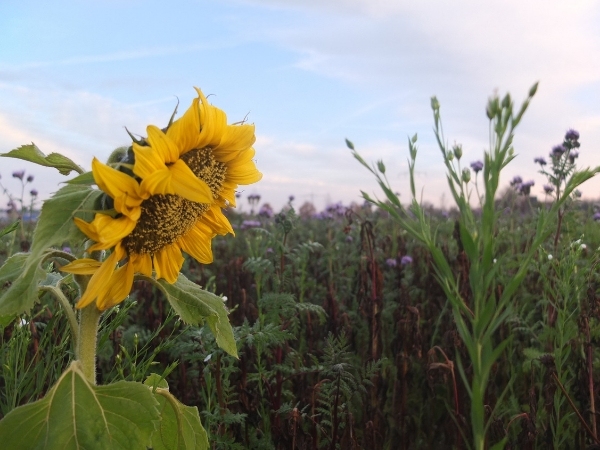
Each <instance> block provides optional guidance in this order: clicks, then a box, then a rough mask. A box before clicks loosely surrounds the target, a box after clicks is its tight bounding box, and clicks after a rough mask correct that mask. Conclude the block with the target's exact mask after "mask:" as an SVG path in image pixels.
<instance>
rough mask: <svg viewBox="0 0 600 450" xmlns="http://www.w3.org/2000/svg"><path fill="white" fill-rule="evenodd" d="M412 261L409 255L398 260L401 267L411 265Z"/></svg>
mask: <svg viewBox="0 0 600 450" xmlns="http://www.w3.org/2000/svg"><path fill="white" fill-rule="evenodd" d="M412 262H413V259H412V257H410V256H409V255H404V256H403V257H402V258H401V259H400V265H401V266H407V265H409V264H412Z"/></svg>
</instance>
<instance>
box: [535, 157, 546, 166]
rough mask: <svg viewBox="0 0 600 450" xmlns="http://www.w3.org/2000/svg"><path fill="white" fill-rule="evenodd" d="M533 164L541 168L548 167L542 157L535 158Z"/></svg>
mask: <svg viewBox="0 0 600 450" xmlns="http://www.w3.org/2000/svg"><path fill="white" fill-rule="evenodd" d="M533 162H534V163H536V164H539V165H540V166H545V165H546V160H545V159H544V158H542V157H538V158H535V159H534V160H533Z"/></svg>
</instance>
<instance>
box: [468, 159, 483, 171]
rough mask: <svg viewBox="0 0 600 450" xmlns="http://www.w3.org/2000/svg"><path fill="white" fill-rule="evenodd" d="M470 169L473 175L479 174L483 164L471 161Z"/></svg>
mask: <svg viewBox="0 0 600 450" xmlns="http://www.w3.org/2000/svg"><path fill="white" fill-rule="evenodd" d="M471 169H473V172H475V173H478V172H481V171H482V170H483V162H481V161H473V162H472V163H471Z"/></svg>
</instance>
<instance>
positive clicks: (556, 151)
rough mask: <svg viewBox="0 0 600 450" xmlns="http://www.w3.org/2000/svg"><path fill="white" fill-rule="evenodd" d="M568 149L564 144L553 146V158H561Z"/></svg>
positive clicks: (551, 154)
mask: <svg viewBox="0 0 600 450" xmlns="http://www.w3.org/2000/svg"><path fill="white" fill-rule="evenodd" d="M566 151H567V149H566V148H565V146H564V145H562V144H561V145H555V146H554V147H552V153H550V156H551V157H552V158H560V157H561V156H562V155H563V153H564V152H566Z"/></svg>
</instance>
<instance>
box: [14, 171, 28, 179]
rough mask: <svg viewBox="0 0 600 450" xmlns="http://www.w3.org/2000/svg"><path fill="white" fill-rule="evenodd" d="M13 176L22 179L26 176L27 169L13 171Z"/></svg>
mask: <svg viewBox="0 0 600 450" xmlns="http://www.w3.org/2000/svg"><path fill="white" fill-rule="evenodd" d="M12 176H13V178H18V179H19V180H22V179H23V177H24V176H25V171H24V170H17V171H15V172H13V173H12Z"/></svg>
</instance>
